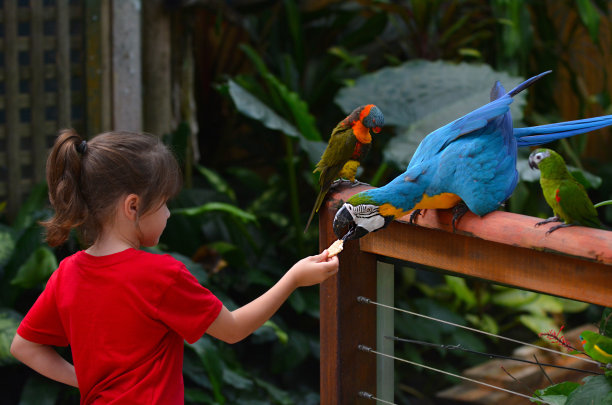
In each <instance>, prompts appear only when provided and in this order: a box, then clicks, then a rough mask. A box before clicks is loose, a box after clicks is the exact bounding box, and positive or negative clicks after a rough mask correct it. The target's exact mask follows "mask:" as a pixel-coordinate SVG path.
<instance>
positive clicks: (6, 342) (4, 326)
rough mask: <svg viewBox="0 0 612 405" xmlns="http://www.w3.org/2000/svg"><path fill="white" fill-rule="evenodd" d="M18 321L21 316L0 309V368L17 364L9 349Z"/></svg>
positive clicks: (8, 310)
mask: <svg viewBox="0 0 612 405" xmlns="http://www.w3.org/2000/svg"><path fill="white" fill-rule="evenodd" d="M20 321H21V315H19V314H18V313H17V312H15V311H14V310H12V309H7V308H0V366H4V365H7V364H12V363H16V362H17V360H16V359H15V358H14V357H13V356H12V355H11V353H10V348H11V342H12V341H13V337H14V336H15V332H16V331H17V327H18V326H19V322H20Z"/></svg>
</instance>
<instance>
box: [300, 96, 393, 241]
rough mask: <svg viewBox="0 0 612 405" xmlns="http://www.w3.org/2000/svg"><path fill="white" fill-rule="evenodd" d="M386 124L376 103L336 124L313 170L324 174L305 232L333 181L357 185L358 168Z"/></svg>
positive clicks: (320, 179) (360, 108)
mask: <svg viewBox="0 0 612 405" xmlns="http://www.w3.org/2000/svg"><path fill="white" fill-rule="evenodd" d="M383 125H385V117H384V116H383V113H382V111H380V109H379V108H378V107H377V106H375V105H374V104H368V105H362V106H360V107H357V108H356V109H355V110H353V112H352V113H351V114H350V115H349V116H348V117H346V118H345V119H343V120H342V121H340V122H339V123H338V125H336V127H335V128H334V130H333V131H332V134H331V136H330V138H329V142H328V144H327V148H325V151H324V152H323V155H322V156H321V160H320V161H319V163H317V166H316V168H315V170H314V172H315V173H316V172H321V175H320V176H319V194H318V195H317V199H316V201H315V204H314V207H313V208H312V212H311V213H310V217H309V218H308V222H307V223H306V228H305V229H304V232H306V231H307V230H308V227H309V226H310V222H311V221H312V218H313V217H314V214H315V213H316V212H318V211H319V208H320V207H321V204H322V203H323V199H325V195H326V194H327V192H328V191H329V189H330V187H331V185H332V183H333V181H334V180H336V179H338V178H344V179H347V180H349V181H351V182H355V173H356V172H357V168H358V167H359V165H360V164H361V162H362V161H363V159H364V158H365V157H366V155H367V154H368V152H369V151H370V148H371V147H372V134H373V133H375V134H377V133H379V132H380V129H381V127H382V126H383Z"/></svg>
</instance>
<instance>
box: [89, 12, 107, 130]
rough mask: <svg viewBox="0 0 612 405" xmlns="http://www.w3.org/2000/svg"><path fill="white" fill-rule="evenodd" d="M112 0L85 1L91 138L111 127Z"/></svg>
mask: <svg viewBox="0 0 612 405" xmlns="http://www.w3.org/2000/svg"><path fill="white" fill-rule="evenodd" d="M108 2H109V0H87V1H86V3H85V55H86V60H85V76H86V81H85V83H86V85H85V92H86V103H87V107H86V120H85V131H86V134H87V137H88V138H91V137H92V136H94V135H96V134H99V133H100V132H103V131H108V130H110V129H111V108H110V105H111V97H110V64H109V59H110V57H109V55H110V50H109V48H110V40H109V26H110V22H109V19H110V18H109V4H108Z"/></svg>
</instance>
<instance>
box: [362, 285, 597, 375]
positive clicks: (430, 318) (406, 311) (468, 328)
mask: <svg viewBox="0 0 612 405" xmlns="http://www.w3.org/2000/svg"><path fill="white" fill-rule="evenodd" d="M357 301H358V302H360V303H362V304H373V305H377V306H379V307H383V308H387V309H392V310H394V311H399V312H404V313H406V314H409V315H414V316H418V317H421V318H425V319H429V320H431V321H435V322H440V323H444V324H446V325H451V326H455V327H457V328H462V329H466V330H469V331H471V332H476V333H481V334H483V335H487V336H491V337H496V338H499V339H503V340H506V341H509V342H513V343H518V344H520V345H524V346H530V347H534V348H536V349H540V350H544V351H547V352H551V353H555V354H558V355H561V356H567V357H573V358H575V359H579V360H582V361H586V362H587V363H593V364H597V365H600V363H599V362H597V361H595V360H592V359H588V358H584V357H579V356H576V355H573V354H569V353H563V352H560V351H558V350H553V349H549V348H548V347H543V346H538V345H534V344H533V343H527V342H521V341H520V340H516V339H512V338H509V337H505V336H501V335H496V334H495V333H491V332H486V331H484V330H480V329H476V328H470V327H469V326H465V325H459V324H457V323H453V322H449V321H445V320H443V319H438V318H434V317H431V316H427V315H423V314H419V313H417V312H412V311H408V310H406V309H401V308H396V307H392V306H390V305H385V304H381V303H379V302H376V301H372V300H371V299H369V298H366V297H362V296H359V297H357Z"/></svg>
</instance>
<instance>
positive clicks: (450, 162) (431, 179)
mask: <svg viewBox="0 0 612 405" xmlns="http://www.w3.org/2000/svg"><path fill="white" fill-rule="evenodd" d="M548 73H550V72H544V73H541V74H539V75H537V76H535V77H532V78H530V79H528V80H526V81H525V82H523V83H521V84H519V85H518V86H517V87H515V88H514V89H512V90H510V91H509V92H508V93H506V91H505V90H504V88H503V86H502V85H501V84H500V83H499V82H496V84H495V85H494V86H493V89H492V90H491V101H490V102H489V103H488V104H485V105H484V106H482V107H480V108H478V109H476V110H474V111H472V112H470V113H468V114H466V115H464V116H463V117H461V118H458V119H457V120H455V121H453V122H451V123H449V124H447V125H445V126H443V127H441V128H439V129H437V130H435V131H433V132H432V133H430V134H429V135H427V136H426V137H425V139H423V141H422V142H421V144H420V145H419V147H418V148H417V150H416V152H415V153H414V156H413V157H412V159H411V161H410V163H409V164H408V167H407V168H406V171H405V172H404V173H403V174H401V175H399V176H398V177H396V178H395V179H393V180H392V181H391V182H389V183H388V184H386V185H385V186H383V187H380V188H375V189H371V190H366V191H363V192H361V193H358V194H355V195H354V196H352V197H351V198H349V199H348V200H347V201H346V203H344V205H343V206H342V207H341V208H340V209H339V210H338V212H337V213H336V216H335V218H334V232H335V234H336V235H337V236H338V237H342V238H343V239H345V240H350V239H357V238H360V237H362V236H364V235H366V234H368V233H369V232H374V231H377V230H380V229H382V228H384V227H386V226H387V225H388V224H389V223H390V222H391V221H392V220H393V219H395V218H398V217H400V216H403V215H405V214H407V213H409V212H411V211H414V210H417V209H430V208H440V209H444V208H453V209H455V207H456V206H458V205H459V203H460V202H461V201H463V203H464V204H465V206H467V208H468V209H469V210H470V211H472V212H473V213H475V214H477V215H481V216H482V215H485V214H488V213H489V212H491V211H494V210H496V209H497V208H498V207H499V206H500V205H501V204H503V203H504V202H505V201H506V200H507V199H508V198H509V197H510V195H511V194H512V192H513V191H514V188H515V187H516V184H517V181H518V172H517V170H516V157H517V147H518V146H532V145H540V144H543V143H547V142H551V141H554V140H557V139H560V138H565V137H569V136H572V135H577V134H581V133H584V132H587V131H592V130H595V129H598V128H603V127H605V126H608V125H612V116H605V117H596V118H589V119H583V120H577V121H569V122H561V123H556V124H549V125H541V126H535V127H527V128H514V127H513V125H512V117H511V116H510V104H511V103H512V97H513V96H515V95H516V94H518V93H519V92H521V91H522V90H524V89H525V88H527V87H528V86H529V85H531V84H532V83H533V82H535V81H536V80H538V79H540V78H541V77H542V76H544V75H546V74H548ZM459 206H460V205H459ZM463 213H465V210H463ZM457 216H458V215H456V216H455V217H454V218H453V226H454V222H455V219H456V217H457ZM347 229H348V231H347V232H346V233H345V231H346V230H347Z"/></svg>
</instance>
